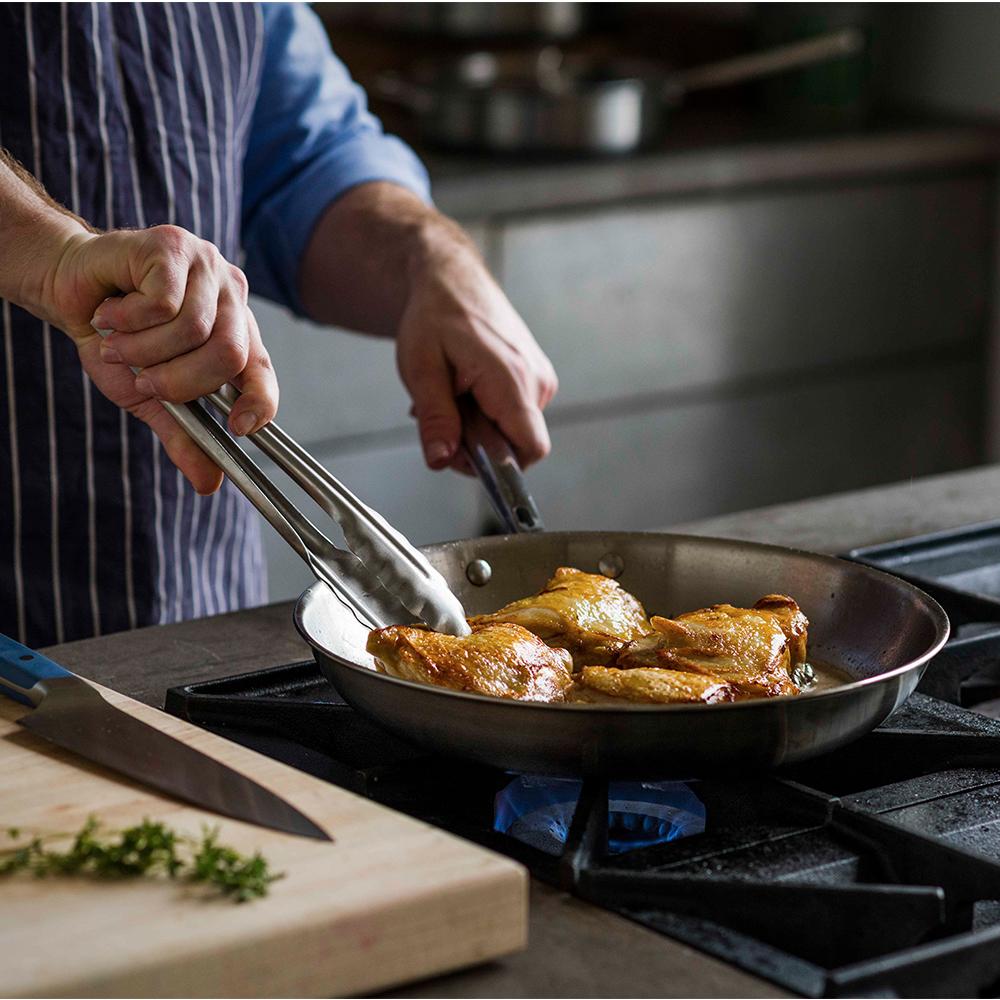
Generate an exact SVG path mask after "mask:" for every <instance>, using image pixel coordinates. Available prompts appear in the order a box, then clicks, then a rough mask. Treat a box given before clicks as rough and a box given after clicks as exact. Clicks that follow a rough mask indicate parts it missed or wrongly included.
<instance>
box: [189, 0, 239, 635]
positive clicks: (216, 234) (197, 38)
mask: <svg viewBox="0 0 1000 1000" xmlns="http://www.w3.org/2000/svg"><path fill="white" fill-rule="evenodd" d="M186 9H187V12H188V20H189V21H190V25H191V39H192V41H193V43H194V52H195V59H196V60H197V62H198V72H199V74H200V76H201V89H202V93H203V94H204V97H205V123H206V125H207V131H208V155H209V164H210V166H211V173H212V242H213V243H214V244H215V245H216V246H217V247H219V246H221V244H222V242H223V234H222V185H221V183H220V178H219V150H218V145H217V143H216V135H215V103H214V101H213V99H212V85H211V81H210V80H209V76H208V66H207V65H206V62H205V49H204V46H203V45H202V39H201V29H200V26H199V24H198V20H197V16H196V14H195V8H194V6H193V5H191V4H189V5H188V6H187V8H186ZM209 10H210V11H211V14H212V18H213V21H214V22H215V24H216V25H218V13H217V11H216V9H215V4H209ZM222 56H223V54H222V53H221V51H220V57H221V58H220V62H221V63H222V65H223V67H224V68H225V65H226V60H225V58H224V57H222ZM226 91H227V97H226V99H227V101H228V99H229V98H228V86H227V87H226ZM229 117H230V115H229V108H228V104H227V106H226V119H227V122H228V120H229ZM227 135H228V125H227ZM233 187H234V185H232V184H231V185H230V189H232V188H233ZM213 499H214V498H213ZM208 502H209V501H206V500H204V499H203V498H201V497H199V498H198V500H197V501H196V503H197V509H198V510H199V511H200V510H201V509H202V508H203V507H204V505H205V503H208ZM215 507H216V505H215V504H214V503H212V506H211V509H210V511H209V523H208V525H207V527H206V530H205V544H204V545H203V546H202V548H201V549H200V566H198V567H196V565H195V563H196V559H195V557H196V551H195V541H196V534H195V528H194V527H192V534H191V547H190V551H189V554H190V557H191V577H192V580H193V579H194V577H195V574H196V573H197V574H198V575H199V576H200V578H201V581H202V586H203V590H202V591H199V590H198V589H197V588H196V587H192V589H193V590H194V591H195V609H194V615H195V617H196V618H197V617H199V616H200V614H201V610H202V609H201V603H202V596H204V599H205V604H206V606H207V605H208V602H209V596H210V595H209V593H208V591H209V587H208V553H209V552H210V551H211V544H212V541H213V538H212V531H213V530H214V526H215ZM213 613H214V609H213Z"/></svg>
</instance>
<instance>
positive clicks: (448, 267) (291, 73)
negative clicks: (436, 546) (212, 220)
mask: <svg viewBox="0 0 1000 1000" xmlns="http://www.w3.org/2000/svg"><path fill="white" fill-rule="evenodd" d="M264 28H265V54H264V70H263V74H262V78H261V92H260V95H259V97H258V101H257V106H256V109H255V112H254V120H253V126H252V128H251V131H250V141H249V146H248V150H247V156H246V160H245V169H244V174H245V176H244V181H245V188H244V190H245V194H244V215H243V220H244V225H243V236H244V244H245V247H246V250H247V265H246V266H247V274H248V276H249V278H250V283H251V287H252V288H253V289H254V291H256V292H260V293H262V294H264V295H265V296H266V297H268V298H273V299H275V300H276V301H278V302H282V303H284V304H285V305H287V306H289V307H290V308H292V309H293V310H295V311H296V312H298V313H299V314H301V315H306V316H309V317H311V318H312V319H316V320H319V321H321V322H325V323H332V324H336V325H338V326H346V327H349V328H351V329H355V330H361V331H364V332H369V333H378V334H382V335H385V336H395V337H396V341H397V362H398V366H399V370H400V374H401V376H402V379H403V382H404V384H405V385H406V387H407V389H408V390H409V392H410V395H411V396H412V397H413V404H414V414H415V416H416V417H417V420H418V422H419V425H420V436H421V441H422V443H423V448H424V455H425V458H426V460H427V463H428V465H430V466H431V468H443V467H444V466H446V465H449V464H456V465H459V464H461V463H460V460H459V459H458V444H459V438H460V430H461V428H460V423H459V418H458V411H457V409H456V406H455V396H456V394H459V393H462V392H469V391H471V392H472V393H473V394H474V395H475V397H476V399H477V401H478V402H479V405H480V406H481V407H482V409H483V410H484V411H485V412H486V413H487V415H489V416H490V417H492V418H493V419H494V420H495V421H496V422H497V423H498V424H499V425H500V428H501V429H502V430H503V431H504V432H505V433H506V434H507V436H508V438H510V440H511V442H512V444H513V445H514V447H515V449H516V450H517V452H518V453H519V457H520V458H521V460H522V461H523V462H525V463H529V462H532V461H534V460H536V459H538V458H540V457H542V456H543V455H544V454H546V453H547V451H548V448H549V440H548V433H547V431H546V428H545V421H544V419H543V417H542V412H541V411H542V409H543V408H544V407H545V406H546V405H547V404H548V402H549V400H550V399H551V398H552V396H553V394H554V393H555V391H556V384H557V383H556V378H555V374H554V372H553V370H552V366H551V365H550V364H549V362H548V359H547V358H546V357H545V355H544V354H543V353H542V351H541V349H540V348H539V347H538V345H537V344H536V343H535V340H534V338H533V337H532V336H531V334H530V333H529V332H528V329H527V328H526V327H525V325H524V323H523V322H522V320H521V319H520V317H519V316H518V315H517V313H516V312H515V311H514V309H513V307H512V306H511V305H510V303H509V302H508V301H507V299H506V297H505V296H504V295H503V293H502V292H501V291H500V289H499V287H498V286H497V284H496V282H494V281H493V279H492V278H491V277H490V275H489V272H488V271H487V269H486V267H485V265H484V264H483V261H482V259H481V258H480V256H479V253H478V252H477V251H476V249H475V247H474V246H473V245H472V243H471V241H470V240H469V239H468V237H467V236H466V235H465V234H464V233H463V232H462V230H461V229H460V227H458V226H457V225H456V224H455V223H454V222H451V221H450V220H448V219H446V218H445V217H444V216H443V215H441V214H440V213H439V212H437V211H436V210H435V209H434V208H433V207H431V206H430V205H429V204H428V201H429V197H428V188H427V177H426V173H425V171H424V170H423V167H422V166H421V164H420V163H419V161H418V160H417V159H416V157H415V156H414V155H413V153H412V152H411V151H410V150H409V149H408V148H407V147H406V146H405V145H403V144H402V143H401V142H400V141H399V140H398V139H396V138H394V137H392V136H387V135H385V134H384V133H383V132H382V129H381V125H380V123H379V122H378V120H377V119H376V118H374V117H373V116H372V115H371V114H370V113H369V112H368V110H367V107H366V104H365V98H364V94H363V92H362V91H361V90H360V88H358V87H357V85H356V84H355V83H354V82H353V81H352V80H351V79H350V76H349V75H348V73H347V71H346V69H345V68H344V66H343V64H342V63H340V62H339V61H338V60H337V59H336V57H335V56H334V55H333V53H332V52H331V51H330V47H329V44H328V42H327V40H326V35H325V32H324V29H323V27H322V24H321V23H320V22H319V20H318V18H317V17H316V15H315V14H314V13H313V12H312V11H311V10H309V9H308V8H307V7H306V6H305V5H303V4H270V5H266V6H265V21H264Z"/></svg>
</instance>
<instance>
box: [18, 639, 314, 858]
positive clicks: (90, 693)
mask: <svg viewBox="0 0 1000 1000" xmlns="http://www.w3.org/2000/svg"><path fill="white" fill-rule="evenodd" d="M0 692H2V693H4V694H6V695H8V696H10V697H11V698H13V699H15V700H16V701H19V702H21V703H22V704H25V705H28V706H30V707H32V708H33V709H34V711H32V712H29V713H28V714H27V715H25V716H23V717H22V718H20V719H19V720H18V722H19V724H20V725H22V726H24V728H25V729H29V730H31V732H33V733H35V734H36V735H38V736H41V737H43V738H44V739H46V740H49V741H50V742H52V743H55V744H56V745H57V746H60V747H63V748H64V749H66V750H71V751H73V753H77V754H79V755H80V756H81V757H86V758H87V760H91V761H95V762H96V763H98V764H103V765H104V766H105V767H109V768H111V769H112V770H114V771H117V772H119V773H120V774H124V775H127V776H128V777H130V778H134V779H135V780H136V781H138V782H140V783H141V784H144V785H150V786H152V787H153V788H156V789H158V790H160V791H163V792H166V793H167V794H168V795H172V796H173V797H174V798H178V799H182V800H183V801H185V802H190V803H191V804H193V805H196V806H199V807H201V808H204V809H210V810H211V811H212V812H216V813H220V814H221V815H223V816H230V817H232V818H233V819H238V820H242V821H243V822H246V823H253V824H256V825H257V826H266V827H270V828H271V829H274V830H281V831H282V832H284V833H292V834H297V835H298V836H302V837H314V838H316V839H318V840H330V839H332V838H331V837H329V836H328V834H327V833H326V832H325V831H324V830H322V829H321V828H320V827H319V826H317V825H316V824H315V823H314V822H313V821H312V820H311V819H309V818H308V817H307V816H305V815H304V814H303V813H301V812H299V810H298V809H296V808H295V807H294V806H292V805H291V804H290V803H288V802H286V801H285V800H284V799H282V798H280V797H279V796H277V795H275V794H274V793H273V792H271V791H268V789H266V788H264V787H263V785H259V784H257V782H256V781H254V780H252V779H251V778H248V777H247V776H246V775H245V774H240V772H239V771H235V770H233V768H231V767H228V766H227V765H225V764H222V763H220V762H219V761H217V760H215V759H213V758H212V757H209V756H208V755H207V754H204V753H202V752H201V751H200V750H196V749H195V748H194V747H190V746H188V745H187V744H186V743H182V742H181V741H180V740H178V739H175V738H174V737H173V736H169V735H168V734H167V733H164V732H161V731H160V730H159V729H155V728H154V727H153V726H150V725H147V724H146V723H145V722H142V721H140V720H139V719H136V718H133V717H132V716H131V715H129V714H128V713H126V712H123V711H122V710H121V709H119V708H116V707H115V706H114V705H112V704H110V703H109V702H108V701H106V700H105V699H104V698H103V697H102V696H101V694H100V692H99V691H97V690H96V689H95V688H93V687H91V686H90V685H89V684H88V683H87V682H86V681H85V680H84V679H83V678H82V677H78V676H77V675H76V674H73V673H70V671H68V670H66V669H65V668H64V667H61V666H59V664H58V663H55V662H54V661H52V660H50V659H48V657H46V656H43V655H42V654H41V653H38V652H35V651H34V650H32V649H29V648H28V647H27V646H22V645H21V643H19V642H16V641H15V640H14V639H11V638H9V637H8V636H5V635H0Z"/></svg>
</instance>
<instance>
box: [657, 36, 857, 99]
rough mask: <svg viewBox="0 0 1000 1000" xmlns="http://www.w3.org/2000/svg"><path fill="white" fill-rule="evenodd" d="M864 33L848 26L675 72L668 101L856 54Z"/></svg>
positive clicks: (671, 78) (668, 86)
mask: <svg viewBox="0 0 1000 1000" xmlns="http://www.w3.org/2000/svg"><path fill="white" fill-rule="evenodd" d="M864 44H865V37H864V33H863V32H862V31H861V30H860V29H858V28H844V29H842V30H841V31H832V32H829V33H828V34H825V35H818V36H816V37H815V38H808V39H806V40H805V41H801V42H791V43H790V44H788V45H780V46H778V47H776V48H771V49H764V50H763V51H761V52H752V53H750V54H749V55H745V56H738V57H737V58H735V59H722V60H720V61H719V62H714V63H708V64H706V65H704V66H696V67H694V68H693V69H688V70H682V71H681V72H680V73H674V74H671V76H670V78H669V80H668V81H667V82H666V86H665V93H664V96H665V97H666V99H667V100H668V101H670V100H674V101H675V100H677V99H678V98H679V97H680V96H681V95H682V94H685V93H688V92H689V91H692V90H707V89H708V88H710V87H725V86H728V85H729V84H733V83H742V82H743V81H744V80H756V79H757V78H759V77H763V76H772V75H773V74H775V73H783V72H785V71H786V70H790V69H797V68H799V67H800V66H812V65H813V64H814V63H819V62H826V61H827V60H829V59H836V58H837V57H838V56H850V55H855V54H856V53H858V52H860V51H861V50H862V49H863V48H864Z"/></svg>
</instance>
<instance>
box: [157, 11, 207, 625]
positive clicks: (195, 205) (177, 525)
mask: <svg viewBox="0 0 1000 1000" xmlns="http://www.w3.org/2000/svg"><path fill="white" fill-rule="evenodd" d="M163 12H164V14H165V15H166V18H167V31H168V32H169V34H170V51H171V53H172V55H173V60H174V66H175V67H179V66H180V65H181V53H180V46H179V43H178V38H177V24H176V22H175V21H174V11H173V7H172V6H171V5H170V4H169V3H166V4H164V5H163ZM175 80H176V83H177V102H178V104H179V105H180V109H181V131H182V133H183V135H184V145H185V147H186V149H187V160H188V169H189V170H190V172H191V222H192V227H193V229H194V231H195V232H196V233H201V202H200V200H199V196H198V195H199V189H200V186H201V178H200V175H199V172H198V158H197V156H195V152H194V140H193V139H192V138H191V118H190V115H189V113H188V103H187V91H186V89H185V87H184V81H183V80H181V78H180V76H176V77H175ZM184 492H185V483H184V478H183V476H182V475H181V474H180V473H179V472H178V479H177V510H176V512H175V517H176V520H175V522H174V558H175V559H176V563H175V565H174V572H175V582H176V586H177V594H176V595H175V597H174V608H175V609H176V611H177V617H178V618H180V617H181V608H182V597H181V594H182V590H183V577H184V571H183V569H182V565H183V564H182V562H181V547H180V536H181V529H182V527H183V512H184ZM197 531H198V506H197V501H194V506H193V507H192V510H191V529H190V533H189V535H188V546H189V551H188V556H189V562H190V563H191V569H192V574H193V573H194V557H193V549H194V542H195V536H196V533H197ZM191 590H192V591H193V598H194V600H195V601H197V598H198V589H197V587H195V586H194V578H193V576H192V580H191ZM198 604H200V602H198Z"/></svg>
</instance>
